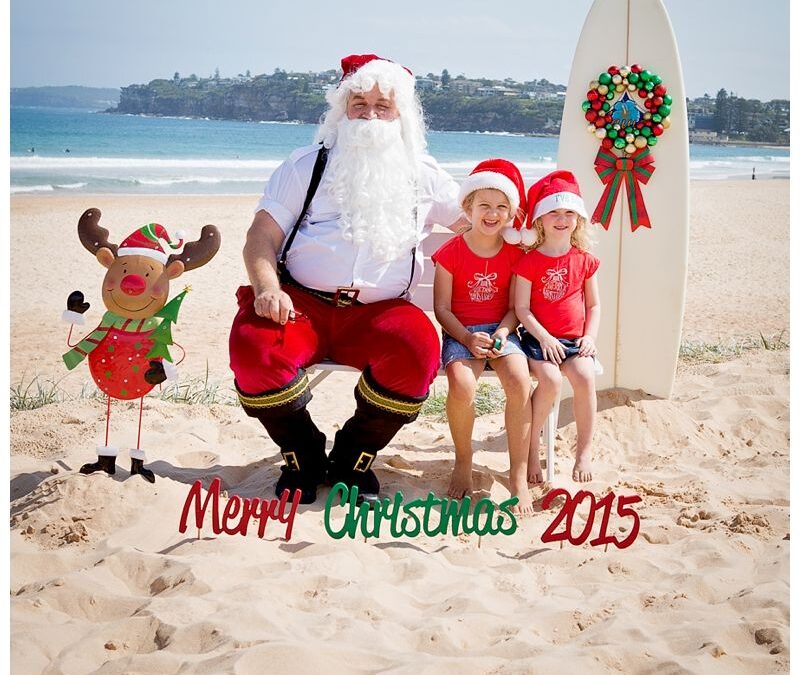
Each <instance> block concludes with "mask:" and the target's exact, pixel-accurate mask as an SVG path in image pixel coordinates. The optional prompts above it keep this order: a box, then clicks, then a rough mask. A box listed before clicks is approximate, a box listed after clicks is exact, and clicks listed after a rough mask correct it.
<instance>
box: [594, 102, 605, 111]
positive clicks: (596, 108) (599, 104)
mask: <svg viewBox="0 0 800 675" xmlns="http://www.w3.org/2000/svg"><path fill="white" fill-rule="evenodd" d="M602 107H603V102H602V101H592V110H600V108H602Z"/></svg>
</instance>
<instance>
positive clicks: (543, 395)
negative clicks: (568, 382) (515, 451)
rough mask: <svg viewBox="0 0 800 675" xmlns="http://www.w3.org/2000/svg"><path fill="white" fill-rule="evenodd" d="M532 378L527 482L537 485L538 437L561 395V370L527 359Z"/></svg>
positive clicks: (541, 479) (539, 480)
mask: <svg viewBox="0 0 800 675" xmlns="http://www.w3.org/2000/svg"><path fill="white" fill-rule="evenodd" d="M528 364H529V366H530V369H531V372H532V373H533V376H534V377H535V378H536V381H537V384H536V389H534V391H533V396H532V399H531V403H532V418H533V419H532V422H531V442H530V449H529V452H528V482H529V483H531V484H538V483H542V482H544V477H543V474H542V460H541V457H540V456H539V437H540V436H541V434H542V429H543V428H544V423H545V421H546V420H547V416H548V415H549V414H550V410H551V409H552V408H553V404H554V403H555V402H556V401H557V400H558V397H559V395H560V394H561V369H560V368H559V366H558V364H557V363H552V362H551V361H536V360H535V359H528Z"/></svg>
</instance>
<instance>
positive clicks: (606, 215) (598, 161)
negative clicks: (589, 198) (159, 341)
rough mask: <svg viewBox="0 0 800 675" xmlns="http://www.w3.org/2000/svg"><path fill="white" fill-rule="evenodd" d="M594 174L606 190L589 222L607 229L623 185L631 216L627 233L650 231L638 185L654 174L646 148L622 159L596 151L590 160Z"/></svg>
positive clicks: (601, 149)
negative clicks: (595, 154) (629, 230)
mask: <svg viewBox="0 0 800 675" xmlns="http://www.w3.org/2000/svg"><path fill="white" fill-rule="evenodd" d="M594 170H595V171H596V172H597V175H598V176H599V177H600V180H601V181H602V182H603V184H604V185H605V186H606V189H605V190H604V191H603V195H602V196H601V197H600V201H599V202H598V203H597V207H596V208H595V210H594V213H593V214H592V221H594V222H596V223H600V224H601V225H602V226H603V227H604V228H606V229H608V226H609V223H610V221H611V216H612V215H613V213H614V205H615V204H616V203H617V196H618V195H619V191H620V189H621V188H622V184H623V183H625V186H626V187H625V189H626V192H627V194H628V209H629V210H630V214H631V232H635V231H636V229H637V228H638V227H651V225H650V216H648V215H647V208H646V207H645V205H644V197H643V196H642V190H641V188H640V187H639V183H645V184H646V183H647V182H648V181H649V180H650V176H652V175H653V172H654V171H655V170H656V165H655V160H654V159H653V156H652V155H651V154H650V148H649V147H647V148H641V149H639V150H637V151H636V152H634V153H633V154H632V155H631V156H630V157H622V158H620V157H617V156H616V155H614V154H612V153H610V152H606V151H605V150H604V149H603V148H600V150H598V152H597V157H596V158H595V160H594Z"/></svg>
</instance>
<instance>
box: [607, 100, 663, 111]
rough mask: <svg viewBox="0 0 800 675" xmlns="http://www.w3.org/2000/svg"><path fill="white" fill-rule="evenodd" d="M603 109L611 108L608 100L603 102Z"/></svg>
mask: <svg viewBox="0 0 800 675" xmlns="http://www.w3.org/2000/svg"><path fill="white" fill-rule="evenodd" d="M662 107H663V106H662ZM603 110H611V104H610V103H609V102H608V101H605V102H604V103H603Z"/></svg>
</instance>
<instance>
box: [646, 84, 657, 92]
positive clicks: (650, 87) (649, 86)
mask: <svg viewBox="0 0 800 675" xmlns="http://www.w3.org/2000/svg"><path fill="white" fill-rule="evenodd" d="M644 88H645V90H646V91H653V89H655V88H656V85H654V84H653V83H652V82H645V83H644Z"/></svg>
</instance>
